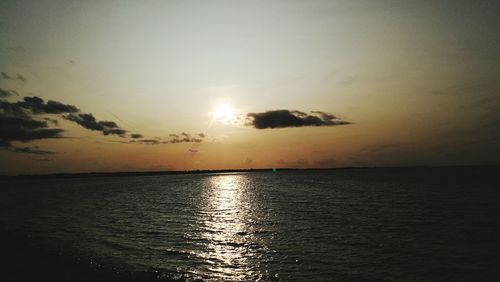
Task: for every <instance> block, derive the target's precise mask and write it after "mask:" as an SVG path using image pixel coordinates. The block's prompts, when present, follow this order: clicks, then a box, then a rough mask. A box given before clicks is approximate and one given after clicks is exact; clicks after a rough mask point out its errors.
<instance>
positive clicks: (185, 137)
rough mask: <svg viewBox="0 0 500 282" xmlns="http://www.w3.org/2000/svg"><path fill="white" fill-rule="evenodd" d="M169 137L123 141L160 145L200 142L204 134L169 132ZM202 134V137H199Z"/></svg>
mask: <svg viewBox="0 0 500 282" xmlns="http://www.w3.org/2000/svg"><path fill="white" fill-rule="evenodd" d="M168 136H169V137H170V138H169V139H162V138H159V137H158V138H156V139H136V140H131V141H128V142H124V143H130V144H133V143H136V144H148V145H160V144H178V143H201V142H203V138H205V137H206V136H205V134H203V135H200V134H195V135H192V134H189V133H186V132H182V133H180V134H169V135H168ZM201 136H203V137H201Z"/></svg>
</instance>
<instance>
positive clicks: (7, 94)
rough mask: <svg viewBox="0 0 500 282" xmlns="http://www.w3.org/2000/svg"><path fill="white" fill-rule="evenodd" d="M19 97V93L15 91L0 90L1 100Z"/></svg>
mask: <svg viewBox="0 0 500 282" xmlns="http://www.w3.org/2000/svg"><path fill="white" fill-rule="evenodd" d="M17 95H19V94H17V92H16V91H14V90H8V89H3V88H0V98H8V97H11V96H17Z"/></svg>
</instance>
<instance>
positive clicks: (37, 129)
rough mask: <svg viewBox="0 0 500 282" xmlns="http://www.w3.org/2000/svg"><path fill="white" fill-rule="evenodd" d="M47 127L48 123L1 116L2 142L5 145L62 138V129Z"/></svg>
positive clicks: (0, 132)
mask: <svg viewBox="0 0 500 282" xmlns="http://www.w3.org/2000/svg"><path fill="white" fill-rule="evenodd" d="M47 127H48V126H47V122H46V121H39V120H34V119H26V118H22V117H9V116H5V115H1V114H0V140H1V141H2V142H3V143H5V142H7V143H10V142H11V141H22V142H27V141H31V140H37V139H48V138H61V137H62V136H61V133H62V132H63V130H62V129H59V128H47Z"/></svg>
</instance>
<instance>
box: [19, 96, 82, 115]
mask: <svg viewBox="0 0 500 282" xmlns="http://www.w3.org/2000/svg"><path fill="white" fill-rule="evenodd" d="M17 104H18V105H19V106H20V107H22V108H24V109H28V110H30V111H31V112H32V113H33V114H63V113H76V112H78V111H80V110H79V109H78V108H77V107H75V106H73V105H68V104H63V103H61V102H57V101H52V100H49V101H47V102H46V103H45V102H44V101H43V99H42V98H40V97H36V96H33V97H24V98H23V101H21V102H17Z"/></svg>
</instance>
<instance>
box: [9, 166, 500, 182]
mask: <svg viewBox="0 0 500 282" xmlns="http://www.w3.org/2000/svg"><path fill="white" fill-rule="evenodd" d="M273 169H275V170H276V171H295V172H300V171H303V172H308V171H346V170H387V169H391V170H407V169H421V170H436V169H500V165H457V166H392V167H339V168H279V167H278V168H259V169H214V170H186V171H182V170H179V171H176V170H174V171H131V172H125V171H123V172H79V173H49V174H20V175H0V180H15V179H52V178H93V177H130V176H158V175H183V174H188V175H189V174H217V173H241V172H273Z"/></svg>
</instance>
